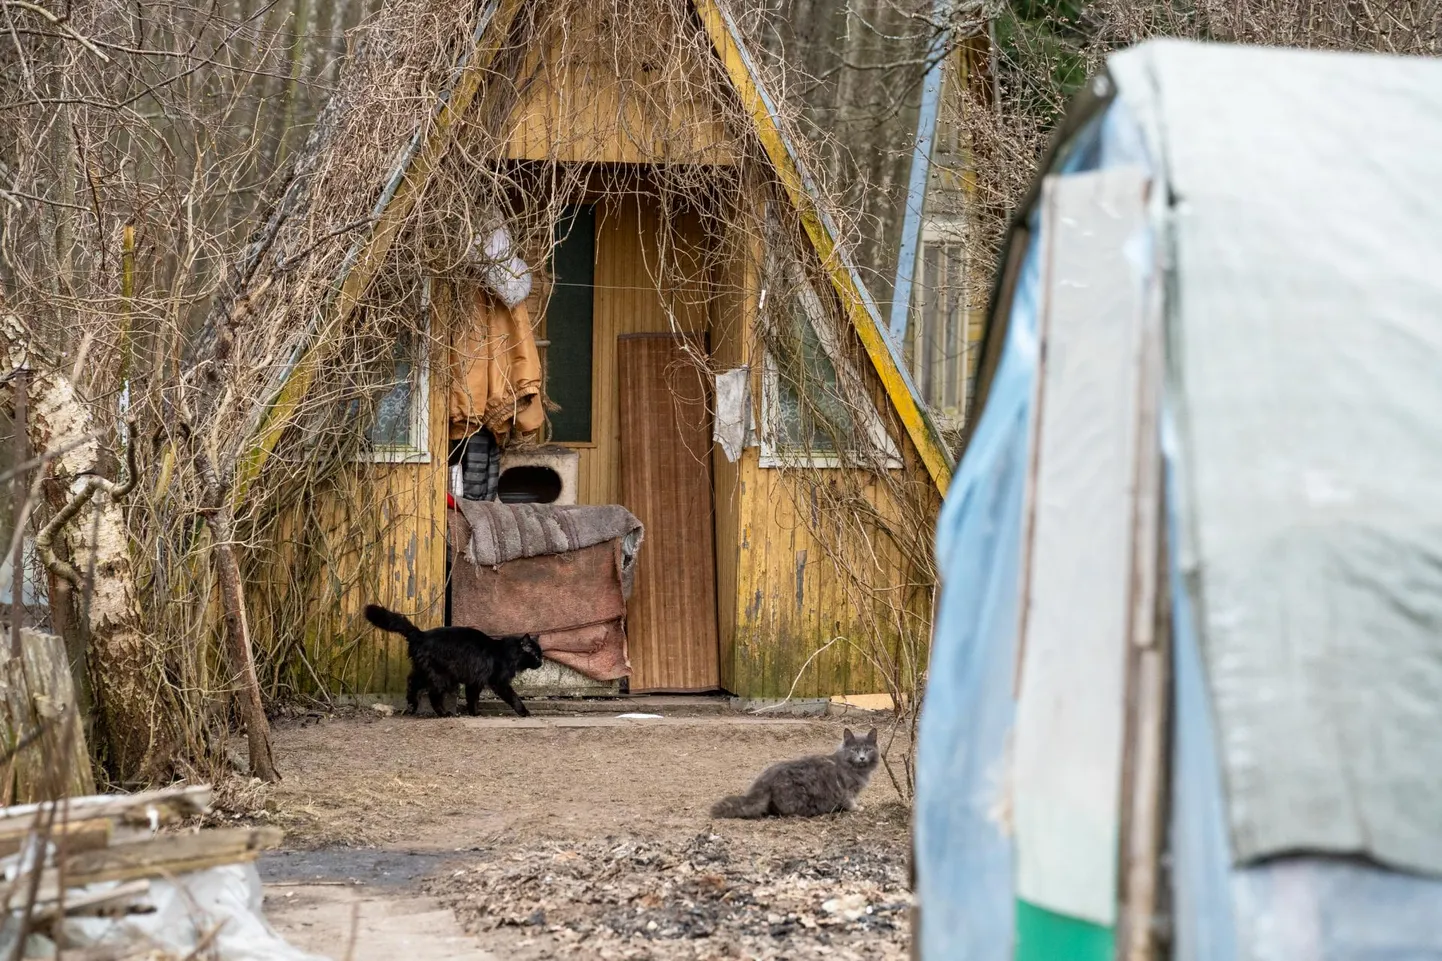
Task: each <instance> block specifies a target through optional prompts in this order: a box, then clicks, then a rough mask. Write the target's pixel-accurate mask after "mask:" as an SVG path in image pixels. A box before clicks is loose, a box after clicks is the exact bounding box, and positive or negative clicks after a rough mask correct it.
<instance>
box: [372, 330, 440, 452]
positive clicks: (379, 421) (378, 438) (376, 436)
mask: <svg viewBox="0 0 1442 961" xmlns="http://www.w3.org/2000/svg"><path fill="white" fill-rule="evenodd" d="M427 346H428V343H427V338H426V337H424V336H418V335H415V334H411V333H408V334H406V335H403V336H402V337H400V338H399V339H398V340H397V341H396V345H395V351H394V354H393V357H394V362H393V367H392V372H391V375H390V377H389V379H388V380H387V381H386V384H388V385H389V390H387V391H386V392H385V393H384V394H383V395H381V397H380V399H379V400H378V401H377V402H376V406H375V412H374V416H373V417H372V419H371V425H370V428H369V430H367V432H366V439H367V441H368V448H369V449H368V450H367V451H366V452H365V454H364V455H363V456H362V458H361V459H362V460H369V461H378V462H382V463H407V464H425V463H429V462H430V459H431V452H430V429H429V422H430V363H429V360H428V358H427V354H428V350H427ZM359 409H360V402H359V401H355V402H353V403H352V410H359Z"/></svg>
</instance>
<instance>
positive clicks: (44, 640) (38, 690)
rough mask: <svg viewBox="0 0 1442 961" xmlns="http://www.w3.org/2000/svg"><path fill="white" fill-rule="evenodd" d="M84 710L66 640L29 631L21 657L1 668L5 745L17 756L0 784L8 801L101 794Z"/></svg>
mask: <svg viewBox="0 0 1442 961" xmlns="http://www.w3.org/2000/svg"><path fill="white" fill-rule="evenodd" d="M79 710H80V706H79V703H78V699H77V698H76V696H75V684H74V680H73V679H72V677H71V675H70V665H69V663H68V660H67V658H66V655H65V642H64V641H62V640H61V639H60V638H58V637H54V636H52V635H49V634H40V633H37V632H35V631H25V632H24V634H23V635H22V638H21V653H20V656H18V657H10V658H7V659H6V661H5V663H4V665H3V669H0V743H3V749H4V750H5V752H6V753H9V754H11V755H12V756H11V757H10V758H9V760H8V761H6V762H5V764H4V768H3V783H0V799H3V801H4V803H5V804H7V805H8V804H14V803H30V802H34V801H42V800H56V799H58V798H61V797H83V796H85V795H87V794H94V793H95V779H94V775H93V773H92V771H91V768H90V751H89V749H88V747H87V746H86V743H85V725H84V724H82V723H80V718H79V714H78V712H79Z"/></svg>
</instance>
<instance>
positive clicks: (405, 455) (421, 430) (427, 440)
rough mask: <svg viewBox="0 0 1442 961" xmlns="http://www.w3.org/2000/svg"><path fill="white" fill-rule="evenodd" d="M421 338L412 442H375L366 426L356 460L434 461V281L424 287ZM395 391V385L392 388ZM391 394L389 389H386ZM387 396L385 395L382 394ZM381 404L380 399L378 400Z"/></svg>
mask: <svg viewBox="0 0 1442 961" xmlns="http://www.w3.org/2000/svg"><path fill="white" fill-rule="evenodd" d="M418 338H419V340H420V343H421V345H422V346H423V348H424V349H423V350H421V351H419V353H420V357H419V358H418V360H417V370H416V379H415V389H414V390H412V391H411V410H410V431H409V443H406V444H375V443H373V442H371V440H370V432H371V430H372V429H373V428H374V426H375V424H374V421H372V423H371V425H370V426H368V427H367V428H366V448H365V449H364V450H362V451H360V452H359V453H358V454H357V456H356V460H357V461H359V462H360V463H365V464H429V463H430V462H431V347H432V345H431V281H430V278H429V277H427V278H425V279H424V280H423V281H422V286H421V324H420V330H419V332H418ZM391 389H392V390H394V389H395V388H391ZM387 393H389V392H387ZM381 396H382V397H384V396H385V395H384V394H383V395H381ZM377 404H378V405H379V401H377Z"/></svg>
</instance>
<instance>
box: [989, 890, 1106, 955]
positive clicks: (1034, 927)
mask: <svg viewBox="0 0 1442 961" xmlns="http://www.w3.org/2000/svg"><path fill="white" fill-rule="evenodd" d="M1115 951H1116V947H1115V934H1114V932H1113V930H1112V929H1111V928H1105V927H1102V926H1101V925H1099V924H1093V923H1091V922H1090V921H1083V920H1081V919H1080V918H1070V917H1067V916H1066V915H1064V914H1057V913H1055V912H1053V911H1048V910H1047V909H1046V908H1040V907H1037V906H1036V905H1034V904H1030V903H1028V902H1026V901H1023V900H1022V899H1021V898H1017V901H1016V951H1015V954H1014V961H1112V958H1113V957H1114V954H1115Z"/></svg>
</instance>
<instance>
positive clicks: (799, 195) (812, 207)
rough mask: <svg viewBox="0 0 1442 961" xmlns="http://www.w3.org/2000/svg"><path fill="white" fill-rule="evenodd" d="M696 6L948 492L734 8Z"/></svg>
mask: <svg viewBox="0 0 1442 961" xmlns="http://www.w3.org/2000/svg"><path fill="white" fill-rule="evenodd" d="M693 2H694V5H695V9H696V13H697V15H698V16H699V17H700V20H701V24H702V26H703V27H704V28H705V30H706V34H707V36H708V37H709V38H710V40H711V45H712V47H713V48H714V49H715V51H716V55H717V56H718V57H720V58H721V63H722V65H723V66H724V67H725V69H726V73H727V75H728V76H729V77H730V78H731V83H732V85H733V86H734V87H735V88H736V92H737V94H738V95H739V96H740V98H741V103H742V106H743V107H744V108H745V110H746V111H747V113H749V114H750V115H751V119H752V121H753V122H754V123H755V125H756V132H757V135H758V136H759V137H760V138H761V145H762V147H763V148H764V149H765V150H766V155H767V156H768V157H769V158H770V160H771V163H772V165H773V166H774V167H775V168H776V173H777V175H778V176H779V177H780V178H781V183H782V186H783V187H784V188H785V189H786V192H787V195H788V196H789V197H790V199H791V203H792V205H793V206H794V207H795V208H796V211H797V213H798V214H799V216H800V217H801V222H802V225H803V226H804V227H805V228H806V235H807V237H808V238H809V239H810V241H811V246H812V249H813V250H815V252H816V255H817V256H818V257H819V258H820V260H821V265H822V267H823V268H824V269H825V270H826V272H827V275H828V276H829V277H830V279H831V284H832V286H833V287H834V288H835V289H836V293H837V295H838V296H839V297H840V298H841V305H842V309H843V310H844V311H845V313H846V315H847V318H848V319H849V320H850V321H851V325H852V326H853V327H854V328H855V329H856V333H857V335H858V336H859V337H860V338H861V344H862V346H863V347H864V348H865V349H866V354H867V356H868V357H869V358H870V359H871V363H872V365H873V366H874V367H875V368H876V373H877V376H878V377H880V378H881V383H882V386H883V387H884V388H885V389H886V394H887V396H888V397H889V398H890V399H891V403H892V405H893V406H894V407H895V409H896V412H897V415H898V416H899V417H900V418H901V423H902V426H903V427H904V428H905V429H906V433H907V436H909V437H910V438H911V442H912V444H913V445H914V446H915V447H916V450H917V452H918V453H919V454H920V455H921V460H922V462H923V463H924V464H925V465H926V470H927V473H928V474H930V475H931V479H932V481H933V482H934V483H935V484H936V487H937V490H939V491H940V492H941V493H942V494H943V495H944V494H945V493H946V488H947V486H948V485H949V484H950V483H951V472H952V460H951V455H950V454H949V453H947V450H946V447H945V446H944V445H943V444H942V443H941V434H940V432H939V431H938V430H937V429H936V425H935V424H934V423H933V422H932V420H931V417H930V415H929V414H928V413H927V412H926V410H925V408H924V407H922V405H921V404H920V402H919V401H918V399H917V394H916V390H915V388H914V386H913V385H912V383H911V378H910V377H909V376H908V375H907V373H906V369H905V367H904V365H903V364H902V363H901V361H900V358H899V357H898V356H897V354H896V353H895V346H894V345H893V344H892V342H891V340H890V338H888V337H887V336H886V334H885V333H883V331H882V329H881V318H880V317H879V316H878V315H877V313H876V306H875V304H873V303H872V302H871V297H870V295H869V294H868V293H866V288H865V286H864V285H862V283H861V279H860V278H859V277H858V276H857V275H856V271H855V269H854V268H853V267H852V266H851V264H850V263H849V262H848V261H847V259H846V258H845V257H844V256H843V255H842V253H841V251H840V249H839V248H838V246H837V243H836V231H835V230H834V228H833V227H832V225H831V223H830V219H829V218H828V217H827V215H826V212H825V211H824V210H822V209H821V208H820V207H819V206H818V205H817V203H816V200H815V198H816V195H817V191H816V188H815V185H814V183H813V181H812V180H811V178H810V176H809V175H808V174H807V172H806V170H805V168H804V167H803V166H802V164H801V161H800V159H799V157H798V155H797V153H796V151H794V150H793V149H792V147H791V144H790V142H789V141H788V140H787V139H786V135H785V134H784V133H783V132H782V130H781V127H780V123H779V120H778V116H779V114H778V112H777V110H776V105H775V103H774V101H773V100H772V99H771V97H770V95H769V94H768V93H767V92H766V90H765V89H764V88H763V87H762V86H761V83H760V81H759V79H758V77H757V72H756V70H755V68H754V64H753V62H752V60H751V56H750V54H748V53H747V52H746V49H745V48H744V47H743V46H742V44H741V39H740V33H739V32H738V31H737V29H736V24H735V23H734V22H733V21H732V20H731V17H730V15H729V14H728V13H727V12H726V11H725V10H723V9H722V8H721V6H720V5H719V3H718V2H717V0H693Z"/></svg>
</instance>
